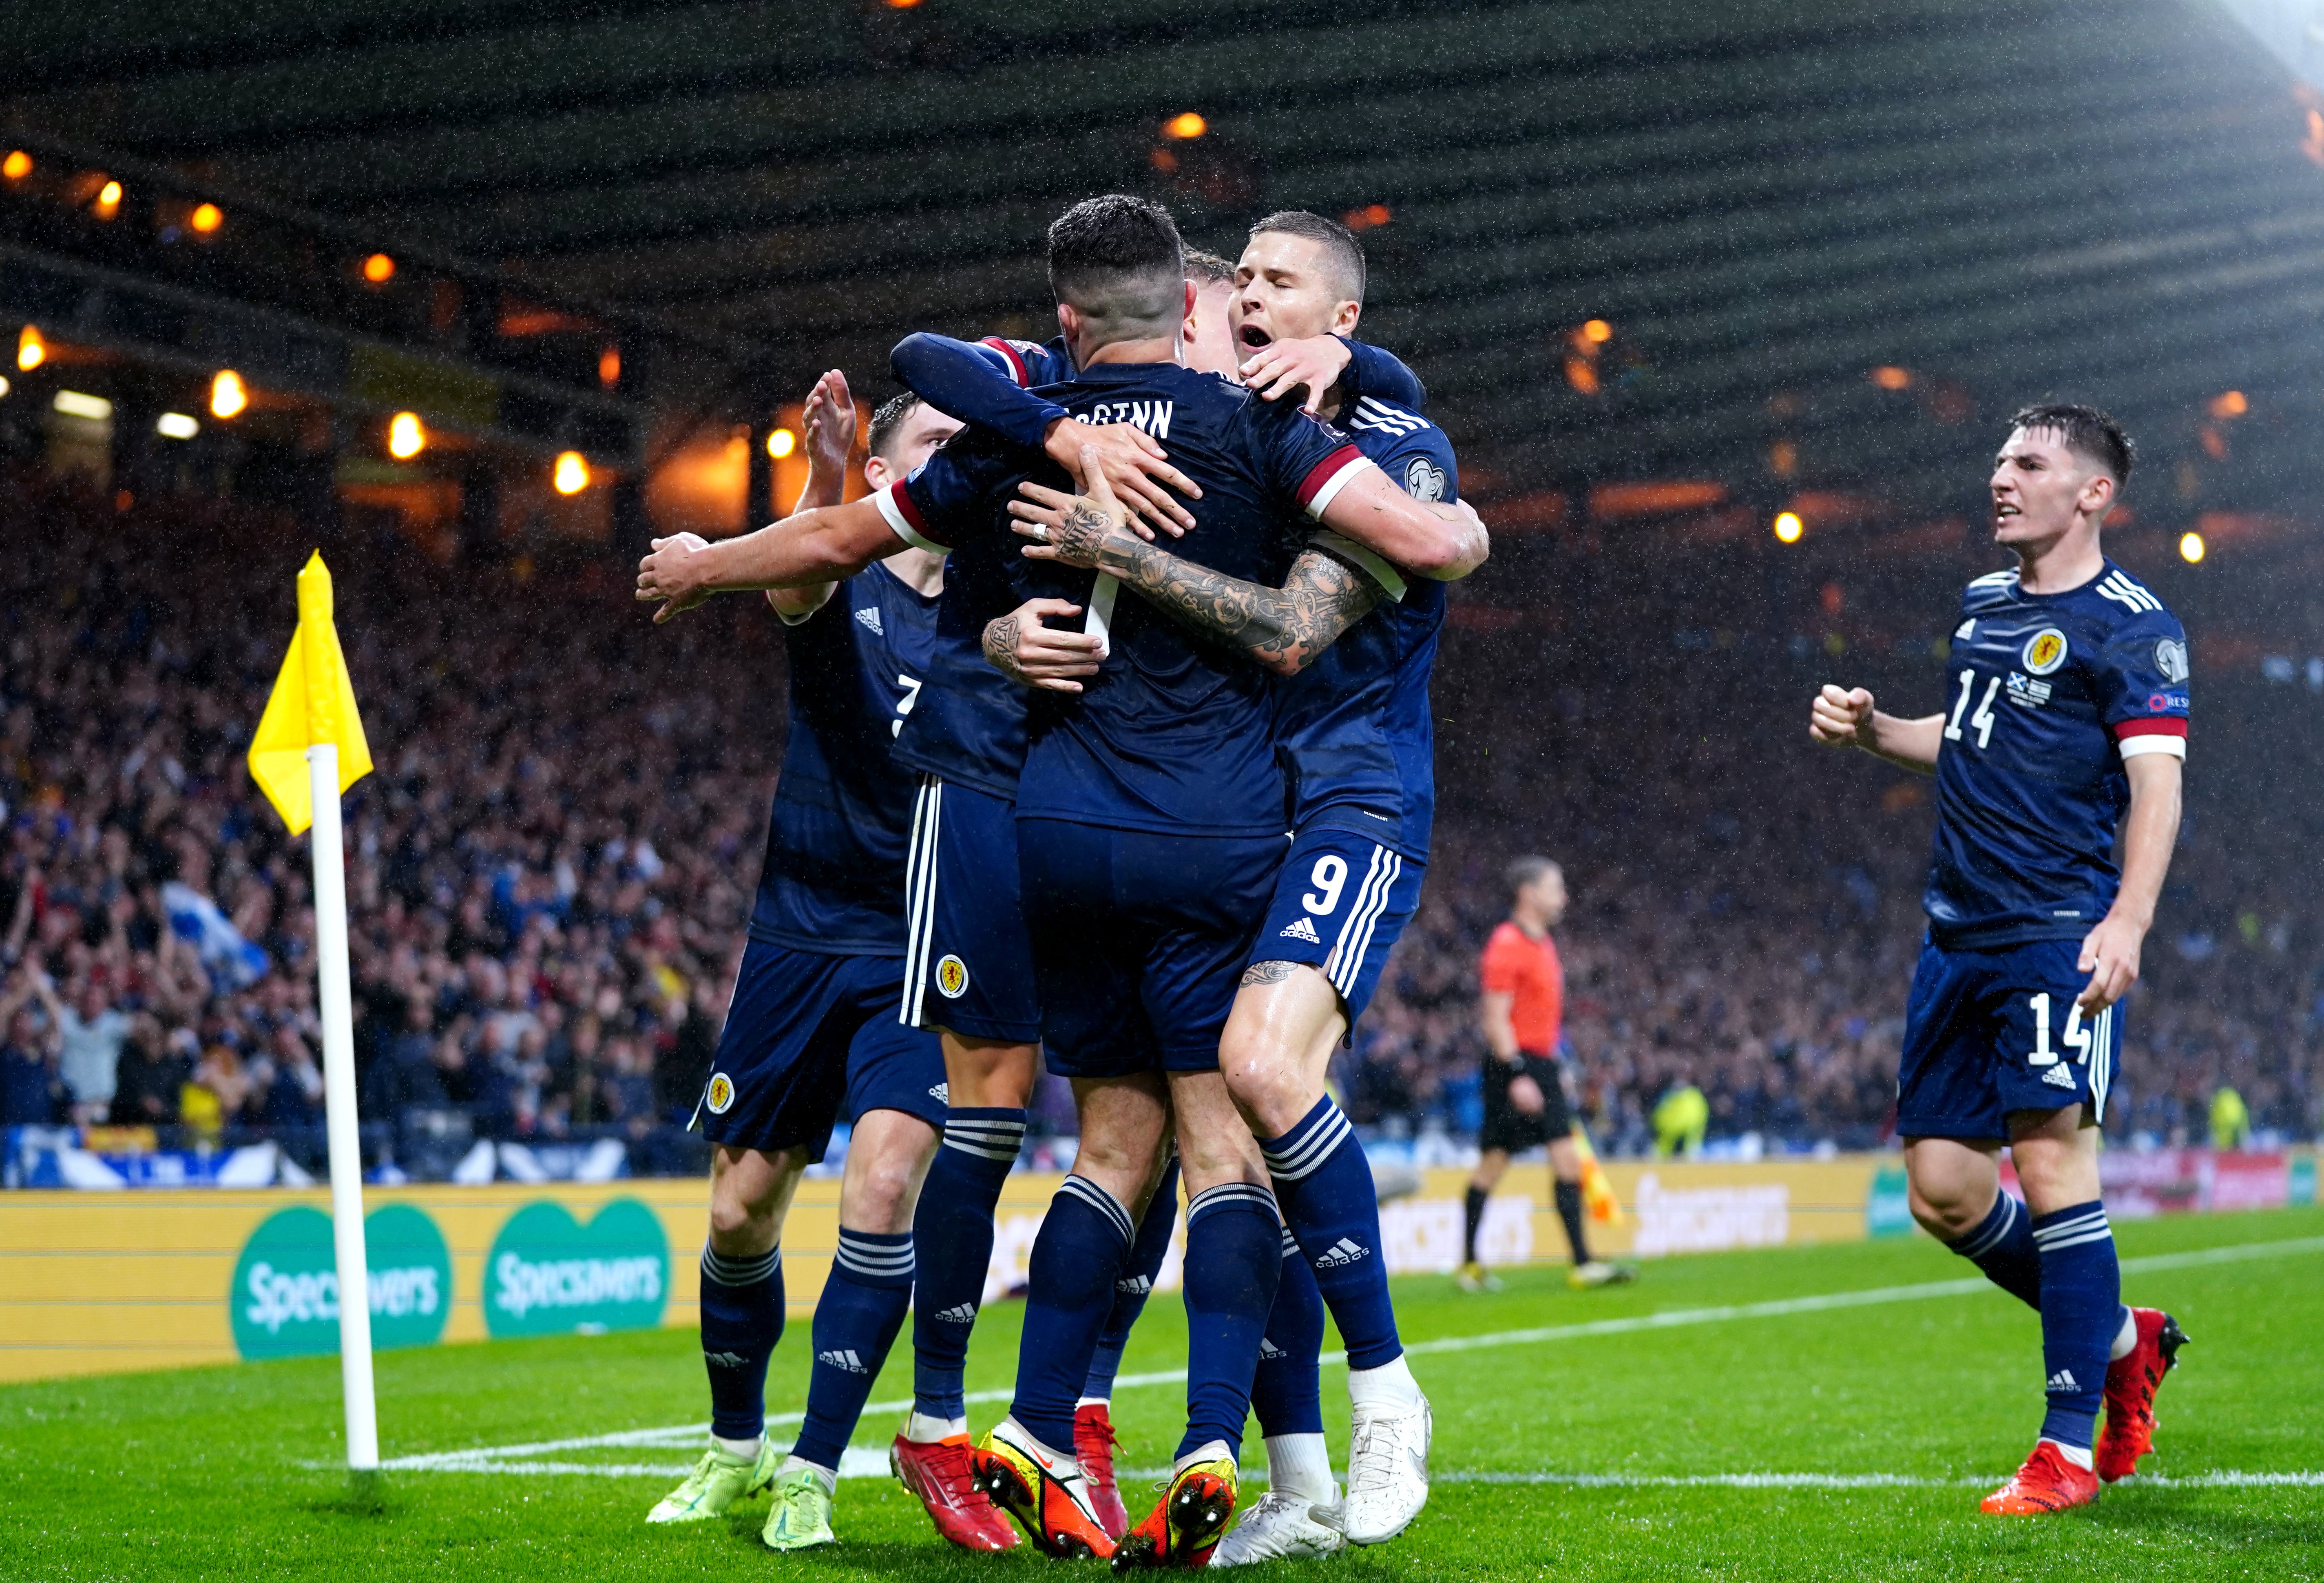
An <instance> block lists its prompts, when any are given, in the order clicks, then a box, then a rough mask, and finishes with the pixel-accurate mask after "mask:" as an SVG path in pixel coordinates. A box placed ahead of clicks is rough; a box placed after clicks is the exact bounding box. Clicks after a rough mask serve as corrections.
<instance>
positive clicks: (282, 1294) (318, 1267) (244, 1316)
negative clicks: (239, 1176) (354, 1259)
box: [228, 1204, 452, 1358]
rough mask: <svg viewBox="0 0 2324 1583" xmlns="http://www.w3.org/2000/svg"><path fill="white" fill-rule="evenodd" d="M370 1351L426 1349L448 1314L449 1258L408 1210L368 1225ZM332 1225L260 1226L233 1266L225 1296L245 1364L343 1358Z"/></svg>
mask: <svg viewBox="0 0 2324 1583" xmlns="http://www.w3.org/2000/svg"><path fill="white" fill-rule="evenodd" d="M336 1266H337V1256H336V1253H335V1250H334V1248H333V1245H332V1239H331V1217H329V1216H328V1215H326V1214H324V1213H323V1212H322V1211H321V1210H320V1209H315V1208H306V1207H304V1206H301V1207H299V1208H290V1209H283V1210H280V1211H278V1212H277V1213H275V1214H272V1215H270V1216H268V1217H266V1218H265V1219H264V1220H263V1221H261V1222H260V1223H259V1226H258V1229H256V1230H255V1231H254V1232H252V1233H251V1234H250V1240H249V1241H248V1242H246V1243H244V1245H243V1249H242V1257H241V1258H240V1259H238V1260H236V1261H235V1268H234V1285H233V1288H232V1291H231V1292H230V1293H229V1296H228V1302H229V1304H230V1305H231V1314H232V1321H233V1328H234V1341H235V1349H236V1350H237V1351H239V1352H240V1353H241V1354H242V1356H244V1357H246V1358H260V1357H301V1356H315V1355H318V1354H327V1353H334V1352H337V1350H338V1349H339V1277H338V1272H337V1267H336ZM364 1270H365V1274H366V1277H367V1279H366V1282H365V1284H366V1285H367V1286H368V1287H369V1288H370V1299H371V1340H372V1346H373V1347H375V1348H378V1349H380V1350H382V1351H384V1350H387V1349H389V1348H392V1347H426V1346H428V1345H429V1344H430V1343H432V1342H434V1341H436V1340H437V1339H438V1338H440V1337H441V1336H442V1335H443V1333H444V1321H445V1320H446V1319H447V1318H448V1317H450V1314H451V1311H452V1257H451V1254H450V1253H449V1251H448V1250H447V1248H446V1247H445V1245H444V1236H443V1234H442V1233H441V1232H439V1231H438V1230H437V1228H436V1223H435V1222H434V1221H433V1220H431V1219H429V1217H428V1216H427V1215H426V1214H425V1213H423V1212H422V1211H420V1210H419V1209H416V1208H412V1207H411V1206H410V1205H409V1204H389V1205H386V1206H385V1207H383V1208H378V1209H374V1210H373V1211H372V1212H371V1214H370V1215H368V1216H366V1217H364Z"/></svg>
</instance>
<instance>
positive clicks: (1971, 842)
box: [1810, 405, 2188, 1514]
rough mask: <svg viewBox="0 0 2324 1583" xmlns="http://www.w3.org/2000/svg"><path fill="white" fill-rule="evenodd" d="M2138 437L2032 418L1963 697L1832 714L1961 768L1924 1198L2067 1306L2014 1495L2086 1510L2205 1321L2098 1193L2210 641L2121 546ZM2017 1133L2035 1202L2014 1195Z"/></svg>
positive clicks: (1967, 1237) (1937, 995) (1931, 1027)
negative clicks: (2151, 1264) (2199, 643)
mask: <svg viewBox="0 0 2324 1583" xmlns="http://www.w3.org/2000/svg"><path fill="white" fill-rule="evenodd" d="M2131 456H2132V452H2131V444H2130V441H2129V440H2128V439H2127V438H2126V436H2125V435H2124V434H2123V432H2122V430H2121V429H2120V428H2119V427H2117V426H2116V423H2115V422H2114V421H2113V420H2112V419H2110V418H2108V417H2107V415H2106V414H2105V413H2103V412H2098V411H2096V410H2094V409H2092V408H2089V407H2082V406H2069V405H2048V406H2034V407H2028V408H2026V409H2025V410H2024V411H2023V412H2019V413H2018V414H2017V415H2016V417H2015V419H2013V420H2012V421H2011V430H2010V433H2009V437H2008V439H2007V440H2006V442H2005V443H2004V444H2003V446H2002V448H2001V453H2000V455H1999V457H1998V458H1996V460H1995V463H1994V468H1993V477H1992V483H1991V495H1992V506H1993V536H1994V541H1995V542H1997V543H1998V544H2000V545H2002V546H2004V547H2006V549H2008V550H2009V551H2012V552H2013V553H2015V556H2016V557H2017V565H2016V567H2015V569H2009V570H2005V571H1997V572H1991V573H1988V574H1987V575H1986V576H1984V577H1981V578H1978V579H1976V580H1975V581H1974V582H1972V583H1970V584H1969V589H1968V592H1967V593H1966V594H1965V595H1964V596H1963V597H1962V599H1961V606H1960V620H1959V624H1958V625H1956V626H1955V628H1954V630H1953V634H1952V644H1951V650H1950V659H1949V662H1948V665H1947V670H1948V672H1949V678H1950V685H1949V687H1948V689H1947V690H1948V691H1949V692H1950V693H1951V694H1952V697H1951V699H1950V702H1949V706H1948V708H1946V709H1945V710H1944V711H1943V712H1941V713H1939V714H1933V715H1926V716H1922V717H1918V718H1913V719H1906V718H1902V717H1897V716H1894V715H1887V714H1883V713H1880V712H1879V711H1878V710H1877V709H1876V708H1874V707H1873V698H1872V695H1871V694H1870V693H1869V692H1867V691H1866V690H1863V689H1861V688H1858V689H1856V690H1853V691H1849V690H1842V689H1840V688H1838V687H1831V686H1827V687H1826V688H1824V689H1823V690H1822V692H1821V695H1820V696H1819V697H1818V698H1817V699H1816V700H1815V702H1814V706H1813V710H1812V722H1811V727H1810V729H1811V731H1812V734H1813V736H1814V737H1815V739H1816V740H1817V741H1819V742H1821V743H1826V744H1829V745H1834V746H1856V747H1861V748H1863V749H1865V750H1866V751H1867V752H1868V753H1871V754H1876V755H1877V756H1878V757H1881V758H1885V759H1886V760H1887V761H1888V762H1890V763H1891V764H1897V765H1900V766H1901V767H1903V768H1905V769H1909V770H1916V771H1919V772H1922V773H1930V772H1934V773H1935V775H1936V778H1937V831H1936V847H1935V852H1934V855H1933V857H1932V862H1931V865H1930V870H1929V884H1928V890H1927V893H1926V895H1925V897H1924V899H1923V906H1924V908H1925V910H1926V911H1927V912H1928V915H1929V938H1928V940H1927V943H1926V944H1924V945H1923V948H1922V950H1921V960H1920V965H1919V967H1917V969H1916V970H1915V971H1914V976H1913V990H1912V997H1911V1001H1910V1004H1909V1005H1908V1007H1907V1010H1906V1014H1905V1031H1904V1055H1903V1061H1902V1071H1901V1073H1900V1076H1899V1081H1898V1096H1897V1116H1896V1121H1897V1128H1898V1131H1899V1132H1901V1133H1902V1134H1903V1135H1904V1167H1905V1171H1906V1174H1907V1176H1908V1177H1909V1179H1910V1181H1911V1188H1912V1207H1913V1214H1914V1217H1915V1218H1916V1219H1918V1220H1919V1221H1920V1223H1921V1224H1922V1226H1923V1227H1926V1228H1927V1229H1928V1231H1929V1233H1930V1234H1931V1235H1932V1236H1935V1237H1937V1238H1938V1239H1940V1240H1941V1241H1942V1242H1944V1243H1945V1244H1946V1245H1948V1246H1950V1247H1951V1248H1952V1250H1953V1251H1954V1252H1955V1253H1958V1254H1962V1255H1963V1256H1965V1257H1967V1258H1969V1259H1970V1260H1971V1261H1973V1262H1974V1263H1975V1264H1977V1266H1978V1268H1979V1269H1980V1270H1982V1271H1983V1272H1984V1273H1985V1274H1986V1275H1987V1278H1988V1279H1989V1280H1991V1281H1992V1282H1993V1283H1994V1284H1995V1285H1997V1286H1998V1287H2000V1288H2001V1289H2002V1290H2003V1291H2007V1292H2009V1293H2011V1294H2012V1295H2013V1296H2015V1297H2017V1298H2020V1299H2022V1300H2023V1301H2025V1302H2026V1303H2027V1304H2029V1305H2031V1306H2032V1307H2033V1308H2035V1309H2036V1310H2039V1311H2040V1313H2041V1316H2042V1356H2043V1373H2044V1375H2046V1376H2047V1382H2048V1383H2047V1392H2048V1397H2049V1411H2048V1413H2047V1415H2046V1416H2045V1417H2044V1418H2043V1422H2042V1430H2041V1437H2040V1439H2039V1440H2037V1441H2036V1442H2035V1444H2034V1447H2033V1454H2032V1455H2031V1456H2029V1457H2028V1458H2026V1459H2025V1464H2024V1467H2020V1468H2019V1469H2018V1471H2017V1474H2016V1476H2015V1477H2013V1478H2011V1479H2010V1480H2009V1482H2008V1483H2006V1484H2005V1485H2003V1486H2001V1487H2000V1488H1999V1489H1997V1490H1995V1491H1994V1492H1993V1493H1992V1494H1991V1495H1987V1497H1986V1498H1985V1501H1984V1507H1983V1509H1984V1510H1985V1511H1987V1512H1989V1513H2010V1514H2032V1513H2043V1512H2055V1511H2059V1510H2061V1509H2063V1508H2066V1507H2069V1506H2079V1505H2082V1504H2086V1503H2088V1502H2089V1501H2092V1500H2095V1499H2096V1498H2097V1497H2098V1486H2099V1484H2100V1482H2101V1481H2105V1482H2107V1483H2111V1482H2113V1481H2114V1480H2116V1479H2119V1478H2125V1477H2129V1476H2130V1475H2131V1474H2132V1473H2134V1472H2135V1471H2136V1469H2137V1466H2138V1458H2140V1457H2141V1456H2143V1455H2144V1454H2145V1453H2146V1452H2147V1451H2149V1450H2151V1449H2153V1428H2154V1413H2153V1401H2154V1393H2155V1390H2156V1388H2157V1387H2158V1386H2159V1385H2160V1384H2162V1382H2163V1375H2164V1374H2165V1373H2166V1372H2167V1371H2168V1370H2169V1369H2170V1368H2171V1367H2172V1364H2173V1363H2174V1362H2175V1360H2176V1357H2177V1354H2178V1350H2179V1348H2180V1347H2181V1346H2182V1345H2184V1344H2185V1341H2186V1337H2185V1336H2184V1335H2183V1334H2182V1333H2181V1330H2180V1328H2179V1327H2178V1325H2177V1324H2176V1323H2175V1322H2174V1321H2173V1320H2172V1318H2171V1316H2170V1315H2168V1314H2165V1313H2163V1312H2161V1311H2159V1310H2154V1309H2132V1308H2126V1307H2124V1306H2123V1304H2122V1301H2121V1297H2120V1291H2121V1284H2122V1282H2121V1273H2120V1270H2119V1267H2118V1266H2117V1264H2116V1259H2115V1246H2114V1233H2113V1231H2112V1230H2111V1229H2110V1228H2109V1227H2108V1226H2107V1217H2106V1209H2105V1207H2104V1206H2103V1205H2102V1204H2101V1203H2100V1202H2099V1199H2098V1125H2099V1124H2100V1123H2101V1122H2102V1121H2103V1120H2104V1119H2105V1116H2106V1101H2107V1088H2108V1087H2109V1085H2110V1084H2111V1081H2112V1078H2113V1075H2114V1063H2115V1060H2116V1055H2117V1053H2118V1052H2119V1051H2120V1050H2121V1047H2122V1030H2121V1017H2120V1013H2119V1008H2118V1007H2117V1005H2116V1002H2117V1001H2118V1000H2119V999H2120V998H2121V996H2122V995H2123V992H2124V991H2126V990H2127V989H2128V988H2129V987H2130V986H2131V984H2132V983H2133V982H2134V981H2135V979H2136V978H2137V977H2138V965H2139V952H2140V948H2141V945H2142V943H2143V942H2144V939H2145V936H2146V931H2147V930H2148V928H2149V927H2150V926H2151V925H2152V924H2153V921H2154V906H2155V902H2156V899H2157V898H2158V897H2159V896H2160V895H2161V894H2162V891H2163V874H2164V872H2165V871H2166V870H2167V869H2168V868H2169V866H2170V863H2171V848H2172V843H2173V841H2174V840H2175V839H2176V838H2177V836H2178V832H2179V806H2180V779H2181V767H2182V763H2183V761H2184V759H2185V758H2186V754H2187V712H2188V711H2187V672H2188V667H2187V634H2186V633H2185V632H2184V630H2182V629H2181V626H2180V625H2179V623H2178V620H2177V619H2176V618H2175V617H2173V616H2172V614H2171V613H2170V611H2168V610H2166V609H2164V608H2163V601H2162V600H2160V599H2158V598H2156V597H2154V595H2153V593H2152V592H2151V591H2149V590H2148V589H2147V588H2145V587H2144V585H2143V584H2141V583H2140V582H2138V581H2137V580H2136V579H2134V578H2133V577H2131V575H2130V574H2129V573H2128V572H2126V571H2125V570H2123V569H2122V568H2121V567H2119V566H2117V565H2116V564H2115V563H2114V562H2113V561H2111V560H2108V559H2107V557H2106V554H2105V552H2104V551H2102V550H2101V549H2100V548H2099V543H2098V532H2099V527H2100V524H2101V523H2104V521H2105V520H2106V514H2107V511H2108V510H2109V509H2110V508H2111V507H2112V506H2113V505H2114V504H2115V499H2116V495H2117V494H2118V492H2119V491H2120V490H2121V488H2122V486H2123V484H2124V483H2125V481H2126V480H2127V479H2128V477H2130V467H2131ZM2117 826H2119V827H2120V836H2121V847H2122V863H2121V866H2120V867H2119V868H2117V867H2116V864H2115V860H2114V856H2113V854H2114V850H2115V845H2116V830H2117ZM2005 1143H2006V1144H2007V1145H2008V1148H2009V1152H2010V1158H2011V1161H2012V1162H2013V1163H2014V1164H2015V1167H2016V1171H2017V1178H2018V1180H2019V1181H2020V1182H2021V1183H2022V1184H2023V1185H2024V1192H2025V1201H2024V1205H2023V1206H2021V1205H2019V1204H2018V1203H2017V1202H2016V1200H2015V1199H2011V1198H2009V1197H2008V1196H2007V1195H2006V1194H2004V1193H2002V1192H2001V1190H2000V1184H1999V1176H1998V1170H1997V1163H1996V1162H1997V1155H1998V1154H1999V1152H2000V1150H2001V1148H2002V1146H2003V1145H2004V1144H2005ZM2102 1400H2103V1405H2104V1407H2105V1410H2106V1430H2105V1432H2104V1434H2103V1435H2099V1436H2098V1437H2097V1438H2096V1444H2095V1447H2094V1446H2093V1443H2092V1442H2093V1431H2094V1430H2095V1429H2096V1421H2097V1417H2098V1409H2099V1407H2100V1405H2101V1401H2102Z"/></svg>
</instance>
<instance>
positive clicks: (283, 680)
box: [250, 550, 371, 836]
mask: <svg viewBox="0 0 2324 1583" xmlns="http://www.w3.org/2000/svg"><path fill="white" fill-rule="evenodd" d="M324 742H327V743H330V744H331V745H334V746H335V747H337V749H338V757H339V763H338V782H339V790H340V791H346V789H347V788H348V787H350V786H352V785H354V784H355V782H357V781H360V780H362V779H363V778H364V776H365V775H368V774H369V773H371V745H370V744H369V743H367V742H365V741H364V728H363V717H362V716H361V715H359V714H357V713H356V712H355V688H354V686H353V685H352V684H351V683H350V682H349V681H348V680H347V662H346V655H344V654H342V653H340V652H339V634H338V629H337V627H336V626H335V625H333V624H332V620H331V574H330V570H329V569H328V568H327V567H325V566H324V564H323V553H322V551H319V550H318V551H316V552H315V553H314V555H313V556H312V557H311V558H310V559H309V560H308V562H307V569H305V570H304V571H302V572H300V574H299V630H298V631H297V632H296V633H294V634H292V635H291V652H290V653H288V654H286V655H284V656H283V658H282V672H281V675H279V676H277V677H276V678H275V679H274V691H273V693H272V695H271V696H270V697H269V698H268V699H267V700H266V713H265V714H264V715H263V716H262V717H260V719H259V722H258V734H257V735H256V736H253V737H252V738H251V739H250V778H251V779H252V780H254V781H256V782H258V787H259V790H260V791H263V792H265V793H266V800H267V801H269V802H272V804H274V811H275V812H277V813H279V814H281V816H282V822H283V823H284V824H286V825H288V826H290V827H291V834H292V835H294V836H295V835H297V834H299V833H300V831H302V830H304V829H306V828H307V827H308V826H309V825H310V824H312V823H314V822H315V802H314V796H313V790H312V787H311V786H310V784H309V780H310V777H309V773H308V765H307V750H308V749H309V747H312V746H314V745H317V744H318V743H324Z"/></svg>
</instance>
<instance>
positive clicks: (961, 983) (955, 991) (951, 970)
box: [936, 956, 968, 1000]
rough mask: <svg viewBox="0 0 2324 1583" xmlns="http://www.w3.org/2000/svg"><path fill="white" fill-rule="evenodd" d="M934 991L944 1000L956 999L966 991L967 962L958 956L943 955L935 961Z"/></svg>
mask: <svg viewBox="0 0 2324 1583" xmlns="http://www.w3.org/2000/svg"><path fill="white" fill-rule="evenodd" d="M936 993H937V994H938V995H943V996H944V997H945V999H946V1000H958V999H959V998H960V997H961V996H962V995H966V994H967V993H968V964H967V963H966V962H964V961H962V960H961V959H960V958H958V957H952V956H947V957H943V958H939V959H938V960H937V962H936Z"/></svg>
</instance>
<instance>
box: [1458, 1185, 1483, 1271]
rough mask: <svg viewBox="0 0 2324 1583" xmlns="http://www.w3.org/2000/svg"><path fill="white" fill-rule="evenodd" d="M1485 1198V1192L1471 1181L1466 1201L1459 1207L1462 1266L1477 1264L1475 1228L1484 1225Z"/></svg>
mask: <svg viewBox="0 0 2324 1583" xmlns="http://www.w3.org/2000/svg"><path fill="white" fill-rule="evenodd" d="M1486 1196H1487V1195H1486V1192H1485V1190H1484V1189H1483V1188H1480V1187H1479V1186H1478V1185H1477V1184H1476V1183H1475V1182H1473V1181H1472V1182H1471V1183H1470V1184H1469V1198H1468V1201H1467V1202H1466V1203H1464V1204H1463V1205H1462V1207H1461V1208H1462V1231H1461V1262H1462V1264H1475V1263H1476V1262H1477V1227H1480V1226H1482V1225H1483V1224H1484V1223H1485V1199H1486Z"/></svg>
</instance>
